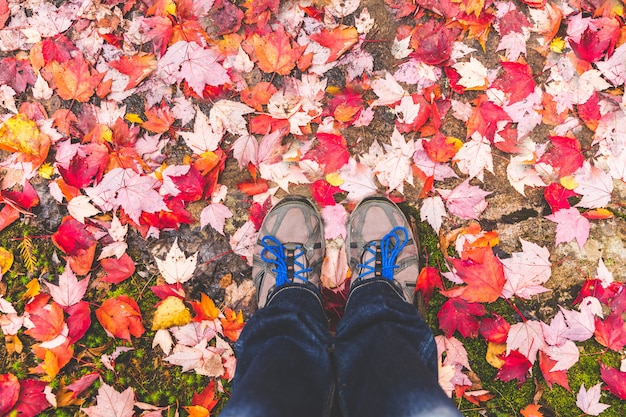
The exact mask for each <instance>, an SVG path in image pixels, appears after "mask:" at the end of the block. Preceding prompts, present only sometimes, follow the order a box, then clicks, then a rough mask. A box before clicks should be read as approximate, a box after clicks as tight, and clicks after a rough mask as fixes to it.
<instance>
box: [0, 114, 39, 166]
mask: <svg viewBox="0 0 626 417" xmlns="http://www.w3.org/2000/svg"><path fill="white" fill-rule="evenodd" d="M40 148H41V139H40V137H39V129H38V128H37V125H36V124H35V122H34V121H32V120H30V119H29V118H28V116H26V115H25V114H16V115H14V116H12V117H11V118H10V119H9V120H7V121H6V122H4V124H3V125H2V127H0V149H3V150H5V151H9V152H22V153H25V154H27V155H33V156H39V154H40V151H41V149H40Z"/></svg>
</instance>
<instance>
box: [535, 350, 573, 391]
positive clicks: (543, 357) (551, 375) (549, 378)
mask: <svg viewBox="0 0 626 417" xmlns="http://www.w3.org/2000/svg"><path fill="white" fill-rule="evenodd" d="M556 363H557V361H555V360H553V359H551V358H550V357H549V356H548V355H547V354H546V353H544V352H543V351H539V368H540V369H541V373H542V374H543V378H544V379H545V380H546V383H547V384H548V386H549V387H550V388H552V384H558V385H560V386H562V387H563V388H565V389H566V390H568V391H571V389H570V387H569V381H568V379H567V371H564V370H563V371H551V369H552V368H554V365H556Z"/></svg>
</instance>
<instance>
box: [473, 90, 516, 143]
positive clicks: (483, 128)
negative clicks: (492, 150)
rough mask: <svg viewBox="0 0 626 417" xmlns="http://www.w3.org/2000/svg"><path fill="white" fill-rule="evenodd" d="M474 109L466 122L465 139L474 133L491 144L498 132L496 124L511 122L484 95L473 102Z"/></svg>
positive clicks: (498, 107)
mask: <svg viewBox="0 0 626 417" xmlns="http://www.w3.org/2000/svg"><path fill="white" fill-rule="evenodd" d="M474 104H475V107H474V108H473V112H472V114H471V116H470V118H469V120H468V121H467V137H468V138H469V137H470V136H472V134H473V133H474V132H478V133H480V134H481V135H482V136H483V137H485V138H487V139H488V140H489V141H491V142H493V140H494V137H495V135H496V132H497V131H498V122H502V121H509V122H510V121H511V118H510V117H509V115H508V114H507V113H506V112H505V111H504V110H503V109H502V107H500V106H498V105H497V104H494V103H492V102H491V101H489V100H488V98H487V96H486V95H485V94H483V95H481V96H479V97H478V98H477V99H476V100H474Z"/></svg>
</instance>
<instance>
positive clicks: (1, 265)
mask: <svg viewBox="0 0 626 417" xmlns="http://www.w3.org/2000/svg"><path fill="white" fill-rule="evenodd" d="M11 265H13V253H11V252H9V251H8V250H6V249H5V248H0V275H2V274H4V273H5V272H7V271H8V270H9V268H11Z"/></svg>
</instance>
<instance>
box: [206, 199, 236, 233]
mask: <svg viewBox="0 0 626 417" xmlns="http://www.w3.org/2000/svg"><path fill="white" fill-rule="evenodd" d="M230 217H233V213H232V212H231V211H230V209H229V208H228V207H226V206H225V205H224V204H222V203H211V204H209V205H208V206H206V207H205V208H203V209H202V212H201V213H200V227H201V228H204V227H205V226H206V225H207V224H210V225H211V227H212V228H213V229H215V230H216V231H217V232H218V233H220V234H222V235H223V234H224V223H226V219H228V218H230Z"/></svg>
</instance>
